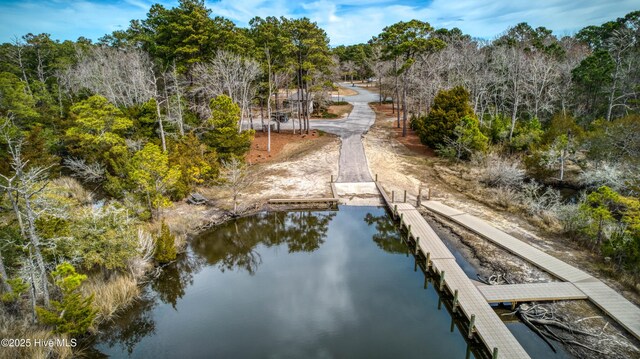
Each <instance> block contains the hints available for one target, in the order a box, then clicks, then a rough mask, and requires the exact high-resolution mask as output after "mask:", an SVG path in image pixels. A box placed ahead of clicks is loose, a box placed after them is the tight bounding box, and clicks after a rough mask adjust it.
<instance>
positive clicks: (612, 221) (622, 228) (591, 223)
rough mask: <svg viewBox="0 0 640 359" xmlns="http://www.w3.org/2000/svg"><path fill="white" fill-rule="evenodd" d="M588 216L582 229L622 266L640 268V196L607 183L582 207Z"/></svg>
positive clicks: (583, 213) (585, 215)
mask: <svg viewBox="0 0 640 359" xmlns="http://www.w3.org/2000/svg"><path fill="white" fill-rule="evenodd" d="M579 208H580V209H579V210H580V213H581V214H582V215H583V216H584V217H585V218H586V220H587V221H586V222H587V224H586V226H585V227H584V228H582V233H583V234H584V235H585V236H586V237H587V238H588V239H590V240H592V241H593V242H594V244H595V245H599V246H601V250H602V253H603V254H604V255H606V256H612V257H613V258H614V259H615V260H616V262H617V264H618V265H619V266H622V267H624V268H627V269H631V270H633V271H634V272H637V271H638V264H640V200H639V199H638V198H635V197H625V196H622V195H620V194H618V193H616V192H615V191H613V190H611V189H610V188H609V187H606V186H603V187H600V188H598V190H597V191H595V192H592V193H591V194H589V196H587V199H586V201H585V202H584V203H582V204H581V205H580V207H579Z"/></svg>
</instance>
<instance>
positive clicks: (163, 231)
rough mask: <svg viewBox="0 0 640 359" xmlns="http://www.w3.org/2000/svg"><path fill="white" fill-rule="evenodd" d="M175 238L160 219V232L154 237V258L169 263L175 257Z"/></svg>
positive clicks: (159, 261)
mask: <svg viewBox="0 0 640 359" xmlns="http://www.w3.org/2000/svg"><path fill="white" fill-rule="evenodd" d="M175 240H176V238H175V236H174V235H173V234H171V231H170V230H169V226H167V224H166V223H165V222H164V221H162V225H161V227H160V234H159V235H158V236H157V237H156V251H155V253H154V258H155V259H156V261H158V263H169V262H171V261H173V260H175V259H176V256H177V250H176V244H175V243H176V241H175Z"/></svg>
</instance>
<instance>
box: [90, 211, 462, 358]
mask: <svg viewBox="0 0 640 359" xmlns="http://www.w3.org/2000/svg"><path fill="white" fill-rule="evenodd" d="M372 239H373V240H372ZM374 243H375V244H374ZM396 243H398V244H396ZM400 244H401V241H400V236H399V233H398V232H397V231H396V230H395V227H394V226H393V224H392V222H391V221H390V219H389V218H388V217H386V213H385V211H384V209H381V208H372V207H341V208H340V210H339V211H338V212H293V213H261V214H259V215H257V216H253V217H249V218H241V219H238V220H237V221H234V222H229V223H226V224H224V225H222V226H220V227H217V228H215V229H213V230H212V231H210V232H209V233H206V234H204V235H202V236H201V237H199V238H196V239H195V240H193V241H192V243H191V245H190V248H189V251H190V252H189V254H188V255H187V256H185V257H184V258H183V259H181V260H179V261H178V262H177V263H175V265H174V266H173V267H171V266H170V267H167V268H165V270H164V271H163V273H162V275H161V276H160V277H159V278H157V279H156V280H155V281H154V282H153V283H151V285H150V286H149V287H148V288H147V290H148V292H147V293H146V295H145V298H144V299H143V300H142V301H140V302H139V303H138V304H137V305H136V306H135V307H134V308H132V309H131V310H130V311H128V312H127V313H124V314H123V315H122V317H121V320H120V321H118V322H116V323H114V325H113V327H111V328H109V329H108V331H107V333H105V334H104V336H103V337H102V338H100V342H99V343H98V344H97V345H96V349H97V350H100V351H102V352H103V353H105V354H107V355H110V356H113V357H126V356H130V357H155V358H173V357H188V358H211V357H221V358H228V357H233V358H237V357H242V358H263V357H275V358H299V357H318V358H337V357H402V358H418V357H425V356H427V357H432V358H451V357H453V358H464V357H465V346H466V345H465V342H464V339H463V338H462V336H461V335H460V334H459V333H458V332H454V333H450V332H449V321H450V317H449V315H448V314H447V312H446V311H442V310H438V309H437V301H438V296H437V294H436V292H435V291H434V290H433V289H429V290H423V289H422V281H423V276H422V273H416V272H413V271H412V270H411V267H412V266H413V263H411V261H407V259H406V258H405V256H404V253H405V252H404V250H403V249H402V248H403V247H402V246H401V245H400ZM380 248H382V249H384V250H380ZM398 253H401V254H402V255H398Z"/></svg>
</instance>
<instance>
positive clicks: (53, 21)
mask: <svg viewBox="0 0 640 359" xmlns="http://www.w3.org/2000/svg"><path fill="white" fill-rule="evenodd" d="M155 2H157V1H154V0H114V1H113V2H110V3H108V2H105V1H101V2H97V1H96V0H81V1H61V0H47V1H36V0H26V1H18V0H11V1H3V2H0V23H2V27H0V41H8V40H9V39H10V38H11V37H12V36H13V35H17V36H21V35H24V34H25V33H27V32H33V33H40V32H48V33H51V34H52V36H53V37H54V38H58V39H76V38H77V37H78V36H85V37H89V38H93V39H97V38H98V37H100V36H102V35H104V34H106V33H110V32H112V31H114V30H117V29H121V28H126V27H127V26H128V24H129V21H130V20H132V19H140V18H144V17H145V16H146V13H147V12H148V10H149V7H150V6H151V4H152V3H155ZM160 2H161V3H165V4H166V6H169V7H170V6H175V5H177V0H163V1H160ZM206 4H207V6H208V7H209V8H211V9H212V14H213V15H214V16H217V15H219V16H224V17H227V18H229V19H231V20H233V21H234V22H236V23H237V24H238V25H239V26H247V24H248V22H249V20H250V19H251V18H253V17H255V16H260V17H266V16H285V17H302V16H307V17H309V18H310V19H311V20H312V21H316V22H317V23H318V25H319V26H320V27H322V28H323V29H325V31H326V32H327V34H328V35H329V37H330V39H331V44H332V45H339V44H353V43H359V42H366V41H368V40H369V39H371V37H372V36H374V35H377V34H379V33H380V32H381V31H382V29H383V28H384V27H385V26H388V25H391V24H393V23H395V22H398V21H401V20H403V21H407V20H410V19H419V20H423V21H428V22H429V23H431V24H432V25H433V26H435V27H446V28H451V27H454V26H455V27H459V28H460V29H462V31H464V32H465V33H468V34H471V35H472V36H476V37H483V38H493V37H495V36H496V35H498V34H500V33H502V32H503V31H505V30H506V29H507V28H508V27H510V26H513V25H515V24H517V23H519V22H523V21H525V22H528V23H529V24H530V25H531V26H534V27H537V26H545V27H547V28H549V29H552V30H554V32H555V33H556V34H558V35H563V34H566V33H572V32H575V31H577V30H579V29H581V28H582V27H584V26H587V25H599V24H601V23H603V22H605V21H609V20H614V19H615V18H617V17H620V16H623V15H625V14H627V13H628V12H630V11H633V10H636V9H638V8H639V7H640V6H638V3H637V0H609V1H602V0H581V1H566V0H538V1H535V2H533V1H527V2H525V1H512V0H493V1H490V2H488V1H481V0H456V1H451V0H433V1H430V2H414V1H409V0H362V1H358V0H301V1H298V2H293V1H287V0H220V1H214V0H209V1H207V3H206Z"/></svg>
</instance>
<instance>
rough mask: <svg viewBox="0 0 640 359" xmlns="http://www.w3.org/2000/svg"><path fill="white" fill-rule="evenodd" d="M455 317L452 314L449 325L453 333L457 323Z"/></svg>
mask: <svg viewBox="0 0 640 359" xmlns="http://www.w3.org/2000/svg"><path fill="white" fill-rule="evenodd" d="M453 318H454V317H453V315H452V316H451V326H450V327H449V331H450V332H451V333H453V328H454V325H455V324H456V321H455V319H453Z"/></svg>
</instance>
